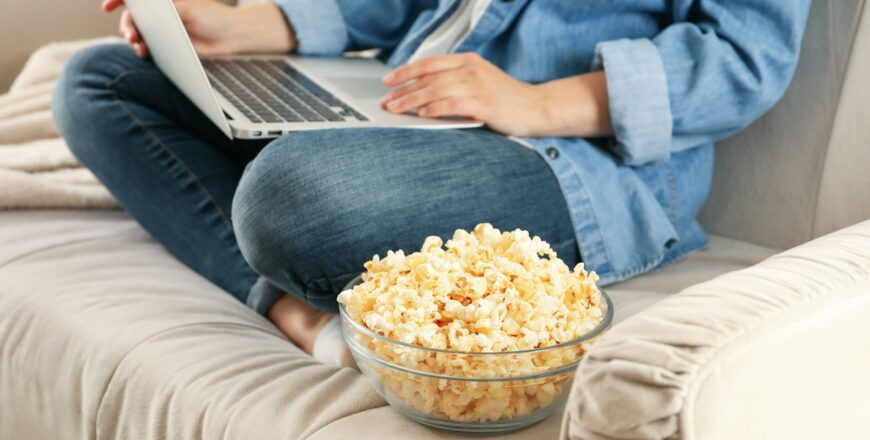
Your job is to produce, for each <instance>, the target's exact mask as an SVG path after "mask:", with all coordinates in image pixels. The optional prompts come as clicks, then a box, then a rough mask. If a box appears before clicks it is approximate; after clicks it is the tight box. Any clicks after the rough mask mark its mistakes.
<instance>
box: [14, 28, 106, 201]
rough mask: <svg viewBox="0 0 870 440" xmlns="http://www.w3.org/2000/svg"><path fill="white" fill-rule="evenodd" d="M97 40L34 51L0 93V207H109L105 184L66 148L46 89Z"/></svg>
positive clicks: (52, 46) (104, 40)
mask: <svg viewBox="0 0 870 440" xmlns="http://www.w3.org/2000/svg"><path fill="white" fill-rule="evenodd" d="M109 41H117V40H116V39H99V40H88V41H75V42H67V43H55V44H50V45H48V46H45V47H43V48H41V49H39V50H37V51H36V52H35V53H34V54H33V55H32V56H31V57H30V60H28V61H27V64H26V65H25V66H24V69H23V70H22V71H21V74H19V76H18V78H17V79H16V80H15V82H14V83H13V84H12V87H11V88H10V89H9V93H7V94H5V95H0V210H2V209H23V208H112V207H115V206H116V205H115V202H114V201H113V200H112V197H111V196H110V195H109V193H108V191H107V190H106V188H105V187H103V186H102V185H100V183H99V182H98V181H97V179H96V178H94V176H93V174H91V173H90V171H88V170H87V169H85V168H82V167H81V165H79V164H78V162H77V161H76V160H75V158H74V157H73V155H72V153H70V151H69V149H68V148H67V146H66V143H65V142H64V141H63V139H62V138H61V137H60V134H59V133H58V130H57V127H56V126H55V124H54V121H53V119H52V116H51V94H52V91H53V90H54V87H55V84H56V83H57V79H58V76H59V74H60V71H61V69H62V68H63V65H64V62H65V61H66V60H67V59H68V58H69V57H70V55H72V54H73V53H75V52H76V51H77V50H79V49H81V48H83V47H86V46H88V45H92V44H97V43H105V42H109Z"/></svg>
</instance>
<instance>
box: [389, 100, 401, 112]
mask: <svg viewBox="0 0 870 440" xmlns="http://www.w3.org/2000/svg"><path fill="white" fill-rule="evenodd" d="M387 108H388V109H390V110H395V109H397V108H399V101H395V100H394V101H390V102H388V103H387Z"/></svg>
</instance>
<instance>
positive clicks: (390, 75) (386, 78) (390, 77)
mask: <svg viewBox="0 0 870 440" xmlns="http://www.w3.org/2000/svg"><path fill="white" fill-rule="evenodd" d="M395 76H396V72H390V73H388V74H386V75H384V77H383V79H382V81H383V82H385V83H387V82H390V81H392V80H393V78H394V77H395Z"/></svg>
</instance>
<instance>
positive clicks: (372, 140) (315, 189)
mask: <svg viewBox="0 0 870 440" xmlns="http://www.w3.org/2000/svg"><path fill="white" fill-rule="evenodd" d="M53 110H54V114H55V118H56V120H57V123H58V125H59V127H60V130H61V132H62V133H63V135H64V137H65V138H66V140H67V142H68V144H69V146H70V148H71V149H72V151H73V153H74V154H75V155H76V157H77V158H78V159H79V160H80V161H81V162H82V163H83V164H84V165H86V166H87V167H88V168H90V169H91V170H92V171H93V172H94V174H95V175H96V176H97V177H98V178H99V179H100V180H101V181H102V182H103V183H104V184H105V185H106V186H107V187H108V188H109V190H110V191H111V193H112V195H113V196H114V197H115V198H116V199H117V201H118V203H119V204H120V205H121V206H122V207H123V208H124V209H125V210H126V211H127V212H128V213H129V214H130V215H131V216H133V217H134V218H135V219H136V220H137V221H138V222H139V223H140V224H141V225H142V226H143V227H144V228H145V229H146V230H147V231H148V232H149V233H150V234H151V235H152V236H153V237H154V238H156V239H157V240H158V241H160V242H161V243H162V244H163V245H164V246H165V247H166V248H167V249H168V250H169V251H170V252H171V253H172V254H173V255H175V256H176V257H177V258H178V259H179V260H181V261H182V262H183V263H184V264H186V265H187V266H189V267H190V268H192V269H193V270H195V271H196V272H198V273H199V274H201V275H202V276H204V277H205V278H207V279H209V280H211V281H212V282H213V283H215V284H216V285H218V286H219V287H221V288H222V289H224V290H226V291H227V292H229V293H230V294H232V295H233V296H235V297H236V298H238V299H239V300H241V301H242V302H245V303H247V304H248V305H249V306H251V307H252V308H253V309H255V310H256V311H258V312H259V313H266V312H267V311H268V309H269V307H271V305H272V304H273V303H274V302H275V300H276V299H277V298H278V297H279V296H280V295H283V294H285V292H286V293H290V294H293V295H296V296H298V297H299V298H301V299H303V300H305V301H306V302H308V303H310V304H312V305H314V306H315V307H318V308H320V309H323V310H328V311H333V312H334V311H335V310H336V306H337V304H336V301H335V297H336V295H337V294H338V293H339V292H340V291H341V289H342V288H343V287H344V285H345V284H346V283H347V282H348V281H350V280H351V279H352V278H354V277H355V276H356V275H358V274H359V273H360V272H362V271H363V263H364V262H366V261H367V260H369V259H370V258H371V257H372V256H373V255H375V254H380V255H383V254H384V253H386V251H387V250H391V249H392V250H398V249H402V250H404V251H405V252H406V253H408V252H413V251H414V250H416V249H419V247H420V245H421V244H422V243H423V240H424V238H425V237H426V236H429V235H439V236H441V237H443V238H447V237H450V236H451V235H452V233H453V231H454V230H456V229H458V228H462V229H470V228H473V227H474V226H475V225H476V224H477V223H480V222H489V223H492V224H493V225H494V226H496V227H498V228H501V229H514V228H523V229H527V230H529V231H530V232H531V233H532V234H535V235H539V236H540V237H541V238H542V239H544V240H546V241H548V242H550V244H551V245H552V246H553V248H554V249H555V250H556V251H557V252H558V254H559V255H560V256H561V257H562V258H563V259H564V260H565V262H566V263H567V264H568V265H572V266H573V265H574V264H576V263H577V262H578V261H579V259H580V255H579V251H578V247H577V242H576V239H575V236H574V231H573V227H572V224H571V219H570V214H569V212H568V210H567V206H566V203H565V199H564V197H563V195H562V192H561V190H560V188H559V185H558V182H557V181H556V179H555V177H554V176H553V174H552V171H551V170H550V168H549V167H548V166H547V165H546V163H545V162H544V160H543V159H542V158H541V157H540V156H539V155H538V153H536V152H535V151H533V150H531V149H528V148H526V147H524V146H522V145H520V144H518V143H516V142H513V141H511V140H510V139H508V138H506V137H504V136H501V135H498V134H495V133H492V132H489V131H486V130H413V129H392V128H391V129H384V128H366V129H341V130H321V131H310V132H300V133H295V134H291V135H287V136H284V137H282V138H280V139H277V140H274V141H271V142H268V141H242V140H229V139H227V138H225V137H224V135H223V134H222V133H221V132H220V131H219V130H218V129H217V128H216V127H215V126H214V125H213V124H212V123H211V122H210V121H209V120H208V119H206V117H205V116H204V115H203V114H202V113H201V112H200V111H199V110H198V109H197V108H196V107H195V106H194V105H193V104H191V102H190V101H189V100H188V99H187V98H186V97H185V96H184V95H183V94H182V93H180V92H179V91H178V90H177V89H176V88H175V86H173V85H172V83H171V82H170V81H169V80H168V79H167V78H166V77H165V76H164V75H163V74H162V73H161V72H160V71H159V70H158V69H157V68H156V67H155V66H154V64H153V63H151V62H150V61H147V60H141V59H139V58H137V57H136V56H135V55H134V54H133V52H132V51H131V50H130V49H129V48H127V47H126V46H123V45H106V46H98V47H94V48H90V49H86V50H84V51H82V52H80V53H78V54H77V55H76V56H74V57H73V58H72V59H71V60H70V61H69V63H68V64H67V66H66V69H65V71H64V73H63V75H62V77H61V81H60V84H59V86H58V88H57V92H56V94H55V97H54V104H53Z"/></svg>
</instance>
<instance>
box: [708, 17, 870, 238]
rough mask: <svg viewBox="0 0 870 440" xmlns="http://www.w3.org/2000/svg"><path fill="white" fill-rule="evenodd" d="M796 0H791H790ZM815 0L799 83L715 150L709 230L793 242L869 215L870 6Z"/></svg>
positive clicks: (800, 67) (803, 49) (733, 235)
mask: <svg viewBox="0 0 870 440" xmlns="http://www.w3.org/2000/svg"><path fill="white" fill-rule="evenodd" d="M784 1H789V0H784ZM865 3H866V2H865V1H864V0H815V1H814V2H813V6H812V11H811V13H810V19H809V23H808V26H807V30H806V35H805V37H804V42H803V47H802V51H801V58H800V62H799V64H798V68H797V71H796V73H795V77H794V80H793V82H792V84H791V86H790V87H789V90H788V92H787V93H786V95H785V96H784V98H783V99H782V101H781V102H780V103H779V104H778V105H777V106H776V107H774V109H773V110H771V111H770V112H769V113H768V114H766V115H765V116H764V117H763V118H761V119H760V120H759V121H757V122H756V123H755V124H753V125H751V126H750V127H748V128H747V129H745V130H743V131H742V132H741V133H739V134H738V135H736V136H735V137H733V138H731V139H728V140H726V141H725V142H722V143H720V144H719V145H718V146H717V147H716V148H717V151H716V167H715V172H714V177H713V190H712V193H711V195H710V198H709V200H708V202H707V204H706V205H705V207H704V209H703V210H702V213H701V222H702V223H703V224H704V226H705V227H706V228H707V230H708V231H710V232H713V233H716V234H720V235H724V236H728V237H733V238H739V239H743V240H748V241H752V242H755V243H759V244H764V245H767V246H773V247H779V248H788V247H792V246H795V245H797V244H800V243H803V242H805V241H808V240H810V239H813V238H815V237H818V236H820V235H824V234H826V233H828V232H831V231H834V230H837V229H840V228H843V227H845V226H848V225H851V224H854V223H857V222H859V221H861V220H865V219H867V218H870V169H867V168H870V7H865Z"/></svg>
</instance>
